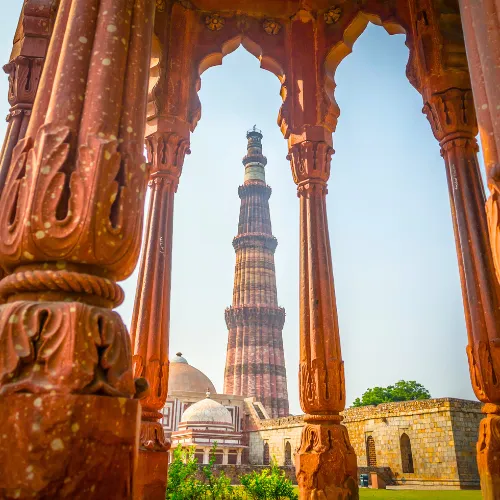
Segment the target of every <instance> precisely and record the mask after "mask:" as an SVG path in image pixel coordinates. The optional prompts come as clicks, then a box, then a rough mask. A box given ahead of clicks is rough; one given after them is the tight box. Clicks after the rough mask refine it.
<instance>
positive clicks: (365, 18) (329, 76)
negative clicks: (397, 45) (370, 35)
mask: <svg viewBox="0 0 500 500" xmlns="http://www.w3.org/2000/svg"><path fill="white" fill-rule="evenodd" d="M369 23H372V24H375V25H377V26H381V27H383V28H384V29H385V30H386V31H387V33H389V35H407V36H408V33H407V31H406V30H405V28H404V27H403V26H402V25H401V24H400V23H398V22H397V21H395V20H390V21H382V19H381V18H380V17H379V16H378V15H376V14H369V13H366V12H362V11H359V12H358V13H357V14H356V16H355V17H354V19H353V20H352V22H351V23H350V24H349V26H347V28H346V29H345V31H344V36H343V38H342V40H341V41H340V42H338V43H337V44H335V45H334V46H333V47H332V48H331V49H330V50H329V52H328V54H327V56H326V59H325V91H326V94H327V95H328V97H329V99H330V101H331V103H332V105H333V107H334V110H335V112H336V113H338V114H337V116H338V115H340V108H339V105H338V104H337V101H336V100H335V88H336V87H337V84H336V83H335V73H336V71H337V68H338V67H339V65H340V63H341V62H342V61H343V60H344V59H345V58H346V57H347V56H348V55H349V54H350V53H351V52H352V48H353V46H354V43H355V42H356V40H357V39H358V38H359V37H360V36H361V35H362V34H363V32H364V31H365V29H366V27H367V26H368V24H369ZM410 58H411V54H410Z"/></svg>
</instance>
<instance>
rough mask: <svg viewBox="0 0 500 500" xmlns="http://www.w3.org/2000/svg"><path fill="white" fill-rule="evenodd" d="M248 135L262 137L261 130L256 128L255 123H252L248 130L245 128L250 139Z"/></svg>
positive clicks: (248, 137)
mask: <svg viewBox="0 0 500 500" xmlns="http://www.w3.org/2000/svg"><path fill="white" fill-rule="evenodd" d="M250 137H258V138H259V139H262V137H264V136H263V135H262V130H260V129H258V128H257V125H254V126H253V127H252V128H251V129H250V130H247V139H250Z"/></svg>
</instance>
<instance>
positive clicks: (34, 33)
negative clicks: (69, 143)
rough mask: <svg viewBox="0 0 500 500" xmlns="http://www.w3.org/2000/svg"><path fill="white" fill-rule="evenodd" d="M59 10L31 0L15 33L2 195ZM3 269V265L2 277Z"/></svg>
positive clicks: (1, 158) (0, 160) (0, 167)
mask: <svg viewBox="0 0 500 500" xmlns="http://www.w3.org/2000/svg"><path fill="white" fill-rule="evenodd" d="M55 11H56V3H55V2H54V0H38V1H34V0H28V1H26V2H25V4H24V6H23V10H22V12H21V16H20V19H19V23H18V28H17V31H16V34H15V37H14V47H13V49H12V55H11V59H10V61H9V63H8V64H6V65H5V66H4V67H3V69H4V71H5V72H6V73H7V74H8V75H9V93H8V99H9V104H10V106H11V108H10V110H9V114H8V116H7V122H8V126H7V133H6V134H5V139H4V142H3V146H2V150H1V152H0V195H1V194H2V191H3V188H4V186H5V181H6V180H7V174H8V171H9V167H10V163H11V160H12V152H13V150H14V147H15V146H16V144H17V143H18V142H19V141H20V140H21V139H23V137H24V136H25V135H26V129H27V127H28V123H29V120H30V116H31V111H32V108H33V102H34V101H35V95H36V92H37V89H38V82H39V81H40V75H41V72H42V67H43V63H44V60H45V55H46V53H47V48H48V44H49V38H50V35H51V32H52V26H53V24H54V18H55ZM2 276H3V270H2V269H0V279H1V277H2Z"/></svg>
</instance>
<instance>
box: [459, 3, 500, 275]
mask: <svg viewBox="0 0 500 500" xmlns="http://www.w3.org/2000/svg"><path fill="white" fill-rule="evenodd" d="M459 4H460V13H461V18H462V26H463V30H464V38H465V43H466V49H467V60H468V63H469V71H470V76H471V82H472V89H473V91H474V101H475V106H476V113H477V120H478V123H479V132H480V135H481V143H482V150H483V156H484V163H485V166H486V175H487V179H488V188H489V191H490V196H489V198H488V201H487V205H486V210H487V215H488V226H489V233H490V241H491V248H492V252H493V261H494V264H495V269H496V273H497V279H498V280H500V221H499V212H500V85H499V82H500V28H499V26H500V8H499V4H498V2H497V1H495V0H459Z"/></svg>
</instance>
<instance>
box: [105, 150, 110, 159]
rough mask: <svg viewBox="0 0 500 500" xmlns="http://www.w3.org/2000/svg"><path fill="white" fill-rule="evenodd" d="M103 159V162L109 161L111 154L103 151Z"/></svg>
mask: <svg viewBox="0 0 500 500" xmlns="http://www.w3.org/2000/svg"><path fill="white" fill-rule="evenodd" d="M104 159H105V160H109V159H111V153H110V152H109V151H105V152H104Z"/></svg>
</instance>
